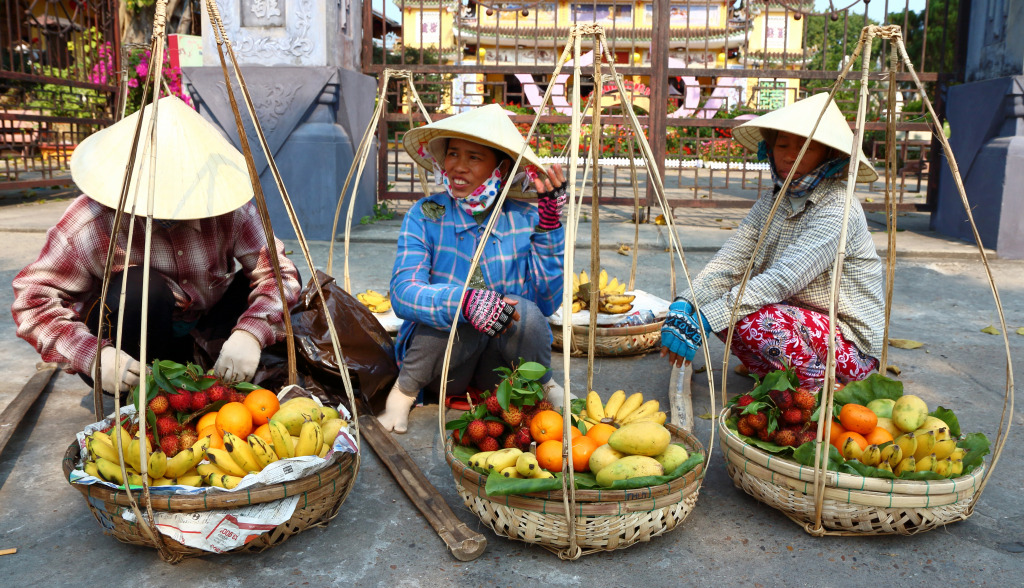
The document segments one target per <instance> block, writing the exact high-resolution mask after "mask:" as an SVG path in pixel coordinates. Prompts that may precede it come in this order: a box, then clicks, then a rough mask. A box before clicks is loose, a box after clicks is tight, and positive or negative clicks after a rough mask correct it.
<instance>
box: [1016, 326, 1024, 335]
mask: <svg viewBox="0 0 1024 588" xmlns="http://www.w3.org/2000/svg"><path fill="white" fill-rule="evenodd" d="M1017 334H1018V335H1024V327H1020V328H1019V329H1017Z"/></svg>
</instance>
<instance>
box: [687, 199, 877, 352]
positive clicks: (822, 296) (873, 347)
mask: <svg viewBox="0 0 1024 588" xmlns="http://www.w3.org/2000/svg"><path fill="white" fill-rule="evenodd" d="M845 194H846V181H845V179H826V180H823V181H822V182H821V183H820V184H819V185H818V186H817V187H816V188H815V189H814V190H813V191H812V192H811V193H810V195H809V196H808V198H807V200H806V201H805V202H804V203H803V206H802V207H800V208H798V209H796V210H793V208H792V206H790V204H789V202H788V199H787V202H783V203H782V204H781V205H780V210H779V211H778V213H776V215H775V218H774V219H773V220H772V224H771V226H770V227H769V228H768V232H767V234H766V236H765V241H764V243H762V246H761V250H760V251H758V252H756V253H755V251H754V245H755V244H756V243H757V237H758V235H759V233H760V230H761V227H762V226H764V224H765V223H766V222H768V213H769V212H770V211H771V207H772V204H773V202H774V198H775V194H774V193H773V192H768V193H766V194H765V195H763V196H762V197H761V198H759V199H758V201H757V202H756V203H755V204H754V207H753V208H752V209H751V210H750V213H749V214H748V215H747V217H746V218H745V219H743V222H742V223H740V226H739V228H738V229H737V232H736V234H735V235H733V236H732V237H731V238H730V239H729V240H728V241H727V242H726V243H725V245H724V246H723V247H722V249H721V250H719V252H718V253H717V254H715V256H714V258H712V260H711V261H710V262H709V263H708V265H707V266H706V267H705V268H704V269H703V271H701V272H700V274H699V275H698V276H697V278H696V279H695V280H694V292H695V293H696V295H697V301H698V302H699V303H700V310H701V313H703V314H704V316H705V318H707V320H708V323H709V324H710V325H711V328H712V329H713V330H714V331H716V332H718V331H722V330H724V329H726V328H728V326H729V316H730V312H731V310H732V307H733V306H734V305H735V304H736V298H737V296H738V295H739V283H740V280H741V279H742V277H743V270H744V269H746V264H747V262H748V260H749V259H750V257H751V256H752V255H753V256H754V265H753V268H752V270H751V278H750V280H749V281H748V282H747V287H746V290H745V291H744V293H743V300H742V302H741V304H740V305H739V311H738V313H737V317H738V318H742V317H744V316H746V315H748V314H750V313H752V312H754V311H756V310H757V309H759V308H761V307H762V306H764V305H766V304H774V303H779V302H786V303H789V304H793V305H795V306H799V307H802V308H806V309H809V310H814V311H818V312H822V313H825V314H826V315H827V314H828V309H829V306H830V297H829V292H830V290H831V286H832V284H831V273H832V271H831V270H832V266H833V263H834V262H835V258H836V252H837V251H838V249H839V231H840V229H841V226H842V220H843V200H844V198H845ZM787 211H788V212H789V214H786V213H787ZM883 309H884V303H883V297H882V262H881V260H880V259H879V258H878V254H877V253H876V252H875V245H874V242H873V241H872V240H871V235H870V233H868V227H867V220H866V219H865V218H864V211H863V209H861V207H860V203H859V202H858V201H857V200H854V201H853V203H852V207H851V209H850V224H849V229H848V231H847V237H846V259H845V260H844V262H843V275H842V277H841V279H840V281H839V306H838V309H837V317H838V321H837V322H838V324H837V328H838V329H839V330H840V332H842V334H843V336H844V337H846V339H847V340H848V341H850V342H851V343H853V344H854V345H856V346H857V348H858V349H860V350H861V351H863V352H865V353H868V354H870V355H872V356H874V357H877V356H878V355H879V354H880V353H881V350H882V330H883V326H884V322H885V318H884V316H883Z"/></svg>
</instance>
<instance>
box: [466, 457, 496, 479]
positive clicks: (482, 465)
mask: <svg viewBox="0 0 1024 588" xmlns="http://www.w3.org/2000/svg"><path fill="white" fill-rule="evenodd" d="M492 453H494V452H493V451H481V452H480V453H476V454H474V455H473V457H471V458H469V467H471V468H473V469H475V470H477V471H479V472H482V473H485V474H486V473H487V458H488V457H490V456H491V454H492Z"/></svg>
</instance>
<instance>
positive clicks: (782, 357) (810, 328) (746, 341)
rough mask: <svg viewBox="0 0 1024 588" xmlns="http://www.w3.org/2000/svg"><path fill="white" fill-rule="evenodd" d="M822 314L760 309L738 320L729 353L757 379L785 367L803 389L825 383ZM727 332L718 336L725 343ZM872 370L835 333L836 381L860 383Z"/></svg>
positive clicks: (868, 360)
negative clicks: (797, 379) (787, 367)
mask: <svg viewBox="0 0 1024 588" xmlns="http://www.w3.org/2000/svg"><path fill="white" fill-rule="evenodd" d="M828 326H829V325H828V315H825V314H821V313H820V312H814V311H813V310H807V309H805V308H800V307H797V306H792V305H789V304H781V303H780V304H766V305H765V306H762V307H761V308H760V309H758V310H757V311H755V312H753V313H751V314H749V315H747V316H745V317H743V319H741V320H740V321H739V322H738V323H737V324H736V331H735V332H734V333H733V340H732V353H733V355H735V356H736V357H738V358H739V359H740V361H742V362H743V365H745V366H746V367H747V368H748V369H749V370H750V371H751V372H753V373H755V374H757V375H758V376H760V377H764V375H765V374H767V373H768V372H771V371H774V370H780V369H784V368H785V367H786V366H787V365H788V366H789V367H790V368H792V369H793V371H795V372H796V375H797V377H799V378H800V383H801V385H802V386H804V387H806V388H810V389H812V390H820V389H821V388H822V386H824V384H825V362H826V359H827V357H828ZM726 333H727V331H722V332H721V333H720V334H719V337H720V338H721V339H723V340H724V339H725V335H726ZM877 367H878V359H876V358H874V357H871V356H870V355H867V354H866V353H864V352H862V351H861V350H859V349H857V347H856V346H855V345H853V344H852V343H850V342H848V341H847V340H846V338H844V337H843V334H842V333H841V332H839V331H838V330H837V331H836V379H837V380H839V381H840V382H850V381H854V380H862V379H864V378H866V377H867V376H868V374H870V373H871V372H872V371H874V370H875V369H876V368H877Z"/></svg>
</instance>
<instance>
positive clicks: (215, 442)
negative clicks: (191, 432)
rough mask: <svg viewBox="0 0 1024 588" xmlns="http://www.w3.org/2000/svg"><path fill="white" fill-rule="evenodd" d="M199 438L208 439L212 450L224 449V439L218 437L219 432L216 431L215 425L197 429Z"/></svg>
mask: <svg viewBox="0 0 1024 588" xmlns="http://www.w3.org/2000/svg"><path fill="white" fill-rule="evenodd" d="M199 436H200V437H209V438H210V447H211V448H212V449H224V437H221V436H220V432H218V431H217V427H216V426H215V425H210V426H208V427H205V428H202V429H199Z"/></svg>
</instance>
